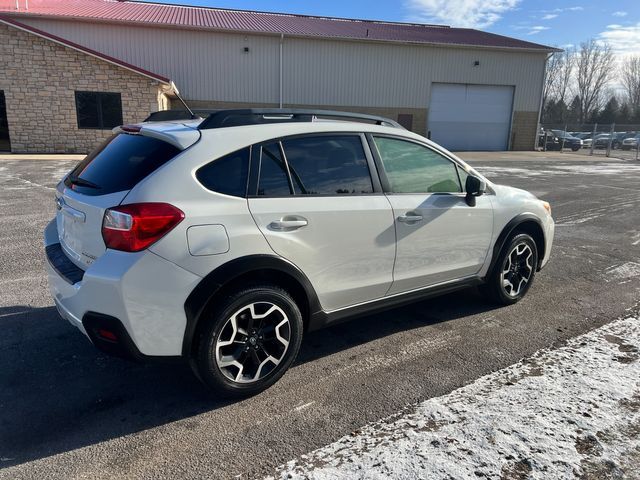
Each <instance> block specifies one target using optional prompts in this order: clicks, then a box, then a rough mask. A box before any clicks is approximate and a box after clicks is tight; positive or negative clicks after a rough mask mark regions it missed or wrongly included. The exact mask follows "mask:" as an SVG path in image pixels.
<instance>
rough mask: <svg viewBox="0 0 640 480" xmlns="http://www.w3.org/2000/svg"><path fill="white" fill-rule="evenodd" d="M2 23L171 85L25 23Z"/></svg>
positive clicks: (5, 19)
mask: <svg viewBox="0 0 640 480" xmlns="http://www.w3.org/2000/svg"><path fill="white" fill-rule="evenodd" d="M0 23H4V24H6V25H10V26H12V27H15V28H18V29H20V30H24V31H27V32H29V33H32V34H34V35H38V36H39V37H42V38H46V39H47V40H51V41H52V42H56V43H59V44H61V45H65V46H67V47H69V48H73V49H74V50H78V51H80V52H83V53H86V54H88V55H92V56H94V57H97V58H100V59H102V60H104V61H106V62H109V63H113V64H114V65H118V66H120V67H123V68H126V69H127V70H131V71H133V72H136V73H139V74H141V75H144V76H146V77H149V78H151V79H153V80H157V81H158V82H161V83H166V84H167V85H169V84H170V82H171V80H169V79H168V78H167V77H163V76H162V75H158V74H157V73H153V72H150V71H149V70H145V69H144V68H140V67H137V66H135V65H131V64H130V63H127V62H123V61H122V60H120V59H118V58H115V57H111V56H109V55H105V54H104V53H100V52H97V51H95V50H92V49H91V48H87V47H85V46H82V45H79V44H77V43H75V42H71V41H69V40H67V39H65V38H62V37H58V36H57V35H53V34H51V33H48V32H44V31H42V30H40V29H38V28H35V27H32V26H30V25H25V24H23V23H20V22H18V21H16V20H15V19H13V18H8V17H6V16H3V15H0Z"/></svg>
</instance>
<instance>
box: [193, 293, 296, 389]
mask: <svg viewBox="0 0 640 480" xmlns="http://www.w3.org/2000/svg"><path fill="white" fill-rule="evenodd" d="M206 321H207V324H206V325H205V327H204V328H203V330H202V332H201V334H200V337H199V341H198V349H197V352H196V358H195V360H196V361H195V368H196V370H197V371H196V374H197V376H198V377H199V378H200V379H201V380H202V381H203V382H204V383H205V385H207V386H208V387H210V388H212V389H213V390H214V391H216V392H217V393H220V394H222V395H223V396H229V397H240V396H249V395H255V394H256V393H259V392H261V391H262V390H265V389H266V388H268V387H270V386H271V385H273V384H274V383H275V382H277V381H278V380H279V379H280V377H282V375H284V373H285V372H286V371H287V369H288V368H289V366H290V365H291V364H292V363H293V361H294V360H295V358H296V356H297V354H298V351H299V349H300V343H301V341H302V332H303V322H302V315H301V313H300V309H299V308H298V306H297V305H296V303H295V301H294V300H293V298H292V297H291V296H290V295H289V293H288V292H286V291H285V290H283V289H281V288H280V287H277V286H274V285H256V286H252V287H247V288H246V289H243V290H242V291H239V292H237V293H235V294H233V295H231V296H230V297H229V298H228V299H227V300H226V301H225V302H224V303H223V304H222V305H220V306H219V307H218V308H216V309H214V310H212V312H211V314H210V316H209V317H208V318H207V320H206Z"/></svg>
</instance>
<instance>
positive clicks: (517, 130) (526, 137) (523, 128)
mask: <svg viewBox="0 0 640 480" xmlns="http://www.w3.org/2000/svg"><path fill="white" fill-rule="evenodd" d="M537 130H538V112H513V120H512V122H511V142H510V143H511V150H533V149H534V145H535V142H536V138H537Z"/></svg>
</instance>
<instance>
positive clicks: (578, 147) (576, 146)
mask: <svg viewBox="0 0 640 480" xmlns="http://www.w3.org/2000/svg"><path fill="white" fill-rule="evenodd" d="M578 150H580V145H574V146H573V147H571V151H572V152H577V151H578Z"/></svg>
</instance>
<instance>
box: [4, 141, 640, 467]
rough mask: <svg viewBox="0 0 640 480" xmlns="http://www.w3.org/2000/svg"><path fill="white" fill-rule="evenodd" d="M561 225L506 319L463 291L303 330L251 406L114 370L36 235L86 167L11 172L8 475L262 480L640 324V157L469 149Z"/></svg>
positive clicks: (196, 387)
mask: <svg viewBox="0 0 640 480" xmlns="http://www.w3.org/2000/svg"><path fill="white" fill-rule="evenodd" d="M464 157H465V158H466V159H467V160H468V161H469V162H470V163H471V164H472V165H473V166H474V167H476V168H477V169H478V170H479V171H481V172H483V173H485V174H486V175H487V176H488V177H489V178H491V179H492V180H494V181H496V182H498V183H505V184H509V185H512V186H516V187H520V188H525V189H527V190H530V191H532V192H533V193H535V194H536V195H538V196H539V197H540V198H543V199H545V200H548V201H549V202H551V204H552V208H553V215H554V218H555V219H556V222H557V228H556V237H555V244H554V248H553V253H552V257H551V261H550V263H549V265H548V266H547V267H546V268H545V269H544V270H543V271H542V272H540V273H539V274H538V276H537V277H536V280H535V283H534V285H533V287H532V289H531V291H530V292H529V294H528V296H527V297H526V298H525V299H524V300H523V301H522V302H520V303H518V304H516V305H514V306H511V307H507V308H498V309H496V308H494V307H491V306H489V305H487V304H486V303H485V302H484V301H483V300H482V298H481V297H480V296H479V295H478V293H477V292H476V291H475V290H474V289H471V290H465V291H461V292H457V293H454V294H450V295H447V296H444V297H440V298H437V299H432V300H428V301H423V302H420V303H416V304H413V305H410V306H407V307H404V308H400V309H396V310H391V311H388V312H385V313H382V314H378V315H373V316H369V317H363V318H359V319H356V320H354V321H352V322H350V323H345V324H341V325H338V326H335V327H332V328H330V329H326V330H323V331H320V332H315V333H312V334H309V335H308V336H307V338H306V339H305V340H304V342H303V347H302V351H301V354H300V357H299V359H298V361H297V362H296V363H295V365H294V366H293V368H292V369H291V370H290V371H289V372H288V373H287V374H286V375H285V376H284V378H283V379H282V380H281V381H280V382H279V383H277V384H276V385H275V386H274V387H272V388H271V389H269V390H268V391H266V392H264V393H263V394H261V395H258V396H256V397H253V398H250V399H246V400H243V401H240V402H228V401H221V400H219V399H217V398H216V397H215V396H213V395H211V394H209V393H207V392H206V391H205V390H204V388H203V387H201V385H200V384H199V383H198V382H197V381H196V380H195V379H194V378H193V377H192V375H191V373H190V370H189V369H188V367H186V366H182V365H163V364H152V365H137V364H131V363H128V362H126V361H123V360H119V359H115V358H109V357H107V356H104V355H102V354H101V353H100V352H98V351H97V350H96V349H94V348H93V347H92V346H91V345H90V343H89V342H88V340H87V339H86V338H85V337H84V336H83V335H81V334H80V333H79V332H78V331H76V330H75V329H74V328H73V327H71V326H70V325H69V324H67V323H66V322H65V321H63V320H61V319H60V317H59V316H58V315H57V313H56V311H55V309H54V308H53V306H52V301H51V300H50V298H49V295H48V292H47V288H46V277H45V274H44V262H45V259H44V254H43V250H42V246H41V245H42V243H41V237H42V230H43V228H44V226H45V225H46V223H47V221H48V219H49V218H51V217H52V216H53V215H54V210H55V208H54V203H53V191H54V190H53V188H54V186H55V183H56V181H57V180H58V179H59V178H60V177H61V176H62V175H63V174H64V173H65V171H67V170H68V169H70V168H71V167H72V166H73V165H74V164H75V162H64V161H58V160H37V161H35V160H34V161H30V160H2V161H0V327H1V328H2V332H3V335H2V336H1V337H0V479H5V478H6V479H12V480H13V479H23V478H24V479H40V478H56V479H57V478H60V479H63V478H64V479H72V478H83V479H85V478H87V479H89V478H90V479H93V478H114V477H115V478H136V479H138V478H139V479H142V478H179V479H187V478H203V477H206V478H234V477H236V478H255V477H260V476H262V475H264V474H269V473H272V472H273V469H274V468H275V467H276V466H277V465H280V464H282V463H285V462H286V461H288V460H290V459H292V458H294V457H296V456H299V455H301V454H304V453H306V452H308V451H310V450H313V449H315V448H318V447H321V446H323V445H326V444H327V443H330V442H332V441H335V440H336V439H338V438H340V437H341V436H343V435H345V434H349V433H350V432H352V431H354V430H357V429H358V428H360V427H361V426H363V425H365V424H367V423H369V422H372V421H375V420H378V419H380V418H383V417H386V416H388V415H390V414H393V413H394V412H397V411H399V410H401V409H402V408H403V407H404V406H406V405H407V404H410V403H414V402H419V401H423V400H425V399H428V398H431V397H434V396H439V395H443V394H446V393H449V392H451V391H452V390H454V389H456V388H458V387H460V386H462V385H465V384H467V383H469V382H472V381H473V380H475V379H477V378H479V377H481V376H483V375H485V374H487V373H489V372H492V371H495V370H497V369H500V368H503V367H506V366H508V365H511V364H513V363H515V362H517V361H518V360H519V359H521V358H523V357H526V356H528V355H530V354H532V353H534V352H535V351H536V350H538V349H540V348H544V347H549V346H556V345H561V344H563V342H564V341H566V340H567V339H569V338H571V337H574V336H577V335H579V334H581V333H584V332H586V331H589V330H591V329H593V328H595V327H598V326H600V325H602V324H604V323H608V322H609V321H612V320H614V319H616V318H618V317H621V316H625V315H628V314H629V312H634V311H636V312H637V307H638V300H639V299H640V295H639V291H640V255H639V254H640V162H635V161H632V160H615V159H602V158H583V157H579V156H568V155H563V154H550V153H546V154H544V155H543V154H534V153H521V154H508V153H507V154H488V153H483V154H467V155H464Z"/></svg>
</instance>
